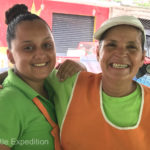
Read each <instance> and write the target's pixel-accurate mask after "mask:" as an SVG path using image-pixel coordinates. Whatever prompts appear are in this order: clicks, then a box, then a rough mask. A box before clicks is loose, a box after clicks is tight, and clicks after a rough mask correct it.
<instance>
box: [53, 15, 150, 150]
mask: <svg viewBox="0 0 150 150" xmlns="http://www.w3.org/2000/svg"><path fill="white" fill-rule="evenodd" d="M95 38H96V39H97V40H99V48H98V49H97V60H98V61H99V64H100V66H101V68H102V74H93V73H88V72H81V73H79V74H78V75H74V76H73V77H72V78H70V79H67V80H66V81H65V82H63V83H59V82H58V81H57V79H56V80H53V81H52V80H51V85H53V88H54V89H55V91H56V93H57V96H56V99H55V101H54V102H55V107H56V115H57V118H58V123H59V126H60V129H61V132H60V136H61V144H62V147H63V149H65V150H100V149H102V150H110V149H111V150H127V149H128V150H149V149H150V143H149V139H150V123H149V121H148V120H149V116H150V109H149V107H150V102H149V98H150V89H149V88H148V87H145V86H143V85H140V84H138V83H136V82H135V81H133V80H132V79H133V77H134V76H135V75H136V73H137V72H138V70H139V68H140V67H141V66H142V65H143V61H144V57H145V51H144V42H145V32H144V27H143V25H142V24H141V22H140V21H139V20H138V19H137V18H135V17H133V16H120V17H114V18H111V19H109V20H107V21H106V22H104V23H103V24H102V26H101V27H100V28H99V29H98V31H97V32H96V33H95ZM51 77H52V78H54V75H53V74H52V75H51ZM54 81H55V84H53V83H54ZM56 83H57V84H56ZM58 87H59V90H57V89H58Z"/></svg>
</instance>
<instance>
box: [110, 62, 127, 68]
mask: <svg viewBox="0 0 150 150" xmlns="http://www.w3.org/2000/svg"><path fill="white" fill-rule="evenodd" d="M110 66H111V67H112V68H116V69H124V68H128V67H129V65H127V64H118V63H111V64H110Z"/></svg>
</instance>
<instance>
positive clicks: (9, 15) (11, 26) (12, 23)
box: [5, 4, 48, 49]
mask: <svg viewBox="0 0 150 150" xmlns="http://www.w3.org/2000/svg"><path fill="white" fill-rule="evenodd" d="M35 19H40V20H42V21H43V22H44V23H45V24H47V23H46V22H45V21H44V20H43V19H42V18H40V17H39V16H37V15H35V14H32V13H30V12H29V11H28V7H27V6H26V5H24V4H16V5H14V6H12V7H11V8H9V9H8V10H7V11H6V12H5V23H6V24H7V25H8V27H7V44H8V48H9V49H11V41H12V40H13V39H15V36H16V26H17V25H18V24H19V23H20V22H23V21H33V20H35ZM47 25H48V24H47Z"/></svg>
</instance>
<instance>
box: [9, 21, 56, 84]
mask: <svg viewBox="0 0 150 150" xmlns="http://www.w3.org/2000/svg"><path fill="white" fill-rule="evenodd" d="M8 58H9V60H10V61H11V62H12V63H13V64H14V65H15V68H16V70H17V74H18V75H19V76H20V77H21V78H22V79H23V80H25V81H27V80H33V81H40V80H44V79H45V78H46V77H47V76H48V75H49V73H50V72H51V71H52V70H53V68H54V66H55V63H56V52H55V44H54V39H53V36H52V33H51V31H50V29H49V27H48V26H47V25H46V24H45V23H44V22H43V21H41V20H39V19H35V20H33V21H23V22H21V23H19V24H18V25H17V27H16V36H15V38H14V39H13V40H12V41H11V50H9V51H8Z"/></svg>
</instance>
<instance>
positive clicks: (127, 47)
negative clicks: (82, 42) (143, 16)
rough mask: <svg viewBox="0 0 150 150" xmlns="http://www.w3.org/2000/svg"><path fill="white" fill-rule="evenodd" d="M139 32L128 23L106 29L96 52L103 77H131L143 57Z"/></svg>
mask: <svg viewBox="0 0 150 150" xmlns="http://www.w3.org/2000/svg"><path fill="white" fill-rule="evenodd" d="M141 34H142V33H141V32H140V31H139V30H138V29H136V28H134V27H132V26H128V25H119V26H116V27H113V28H111V29H110V30H108V31H107V33H106V35H105V37H104V39H103V41H102V42H101V45H100V49H99V52H97V57H98V60H99V62H100V65H101V68H102V72H103V76H104V77H105V78H109V79H112V80H115V79H116V80H122V79H123V80H124V79H130V80H132V79H133V77H134V76H135V75H136V73H137V72H138V70H139V68H140V67H141V66H142V65H143V61H144V57H145V52H143V51H142V44H141Z"/></svg>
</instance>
